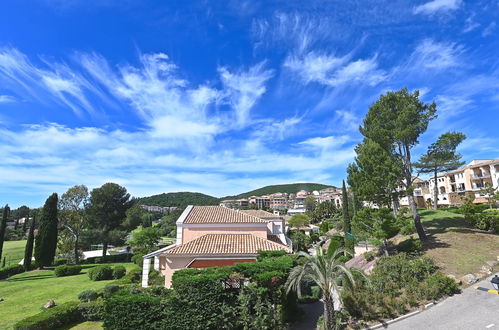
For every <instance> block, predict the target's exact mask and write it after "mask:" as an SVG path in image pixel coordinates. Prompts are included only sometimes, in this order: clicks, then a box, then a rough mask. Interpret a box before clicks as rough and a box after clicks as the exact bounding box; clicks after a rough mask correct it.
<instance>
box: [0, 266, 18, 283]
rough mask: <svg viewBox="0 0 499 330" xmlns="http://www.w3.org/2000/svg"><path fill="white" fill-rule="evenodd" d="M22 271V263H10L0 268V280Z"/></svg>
mask: <svg viewBox="0 0 499 330" xmlns="http://www.w3.org/2000/svg"><path fill="white" fill-rule="evenodd" d="M23 272H24V267H23V266H22V265H12V266H7V267H3V268H0V280H3V279H4V278H7V277H11V276H13V275H16V274H20V273H23Z"/></svg>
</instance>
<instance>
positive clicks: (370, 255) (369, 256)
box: [364, 251, 378, 261]
mask: <svg viewBox="0 0 499 330" xmlns="http://www.w3.org/2000/svg"><path fill="white" fill-rule="evenodd" d="M377 255H378V251H369V252H366V253H364V258H366V260H367V261H373V260H374V258H376V256H377Z"/></svg>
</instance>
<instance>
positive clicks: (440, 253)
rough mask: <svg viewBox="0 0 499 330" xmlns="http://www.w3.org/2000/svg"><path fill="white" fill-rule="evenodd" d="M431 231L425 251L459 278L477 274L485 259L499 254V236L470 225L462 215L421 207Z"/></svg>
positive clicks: (427, 229)
mask: <svg viewBox="0 0 499 330" xmlns="http://www.w3.org/2000/svg"><path fill="white" fill-rule="evenodd" d="M420 214H421V220H422V222H423V226H424V228H425V230H426V232H427V233H428V241H427V242H425V248H426V254H427V255H429V256H430V257H432V258H433V259H434V260H435V261H436V262H437V264H438V265H439V266H440V267H441V268H442V270H443V272H444V273H446V274H452V275H455V276H456V277H457V278H460V277H462V276H464V275H466V274H470V273H478V272H479V271H480V269H481V267H482V266H483V265H484V264H485V262H486V261H489V260H496V258H497V256H498V255H499V235H498V234H491V233H489V232H486V231H483V230H478V229H474V228H470V227H469V226H468V225H467V224H466V221H465V220H464V218H463V216H462V215H460V214H455V213H452V212H448V211H444V210H420Z"/></svg>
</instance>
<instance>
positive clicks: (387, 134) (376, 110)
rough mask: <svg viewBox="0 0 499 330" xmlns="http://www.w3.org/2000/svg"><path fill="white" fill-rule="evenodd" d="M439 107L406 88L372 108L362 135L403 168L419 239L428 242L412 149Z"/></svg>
mask: <svg viewBox="0 0 499 330" xmlns="http://www.w3.org/2000/svg"><path fill="white" fill-rule="evenodd" d="M435 113H436V104H435V102H432V103H431V104H427V103H424V102H422V101H420V100H419V91H415V92H413V93H409V91H408V90H407V89H406V88H403V89H401V90H399V91H396V92H387V93H386V94H383V95H381V96H380V98H379V100H378V101H376V102H375V103H374V104H373V105H371V106H370V107H369V112H368V113H367V115H366V117H365V119H364V123H363V126H361V127H360V132H361V133H362V135H364V136H365V137H367V138H369V139H371V140H373V141H374V142H376V143H378V144H379V145H380V146H381V147H382V148H383V149H384V150H385V151H386V152H387V153H389V154H390V155H391V156H392V157H393V158H394V159H396V160H397V163H398V164H399V165H400V169H401V171H402V177H401V180H400V184H401V185H402V186H403V187H404V188H405V189H404V190H405V192H406V194H407V197H408V200H409V204H410V207H411V211H412V216H413V219H414V226H415V227H416V230H417V233H418V236H419V239H421V240H424V239H426V233H425V231H424V228H423V225H422V224H421V217H420V215H419V213H418V210H417V207H416V202H415V200H414V191H413V190H414V187H413V181H414V178H413V176H412V174H413V169H412V160H411V149H412V148H413V147H415V146H416V145H417V144H418V143H419V141H418V139H419V136H420V135H421V134H423V133H424V132H425V131H426V129H427V128H428V124H429V123H430V121H431V120H433V119H434V118H435V117H436V114H435Z"/></svg>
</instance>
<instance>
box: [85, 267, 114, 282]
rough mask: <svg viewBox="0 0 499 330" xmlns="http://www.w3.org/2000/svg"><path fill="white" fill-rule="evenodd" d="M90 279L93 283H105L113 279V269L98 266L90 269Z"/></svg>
mask: <svg viewBox="0 0 499 330" xmlns="http://www.w3.org/2000/svg"><path fill="white" fill-rule="evenodd" d="M88 277H89V278H90V279H91V280H92V281H104V280H111V279H113V269H112V268H111V267H109V266H96V267H93V268H90V270H89V271H88Z"/></svg>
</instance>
